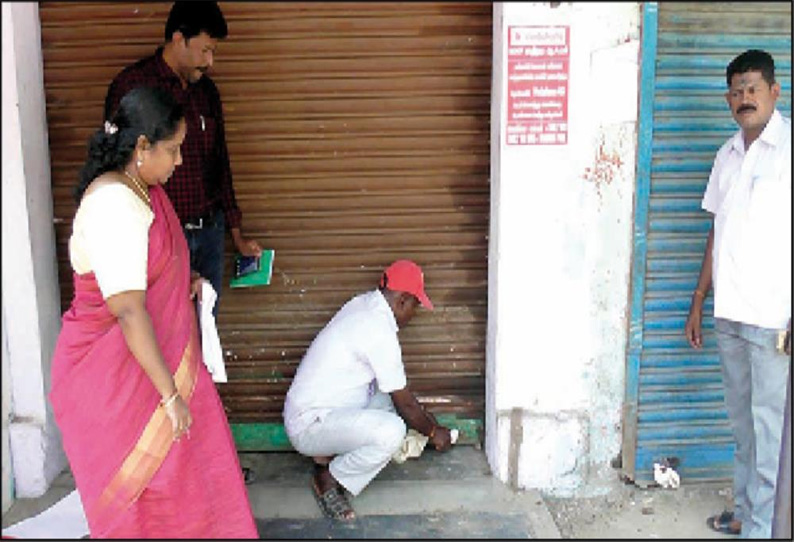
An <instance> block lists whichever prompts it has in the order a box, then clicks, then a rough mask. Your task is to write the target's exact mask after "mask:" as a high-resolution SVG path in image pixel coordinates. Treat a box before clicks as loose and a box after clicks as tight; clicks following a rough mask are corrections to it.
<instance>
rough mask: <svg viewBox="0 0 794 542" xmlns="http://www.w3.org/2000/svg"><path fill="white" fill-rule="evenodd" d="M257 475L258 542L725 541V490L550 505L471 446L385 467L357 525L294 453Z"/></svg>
mask: <svg viewBox="0 0 794 542" xmlns="http://www.w3.org/2000/svg"><path fill="white" fill-rule="evenodd" d="M241 462H242V463H243V464H244V465H247V466H250V467H252V468H253V469H254V471H255V472H256V474H257V480H256V482H255V483H254V484H252V485H250V486H248V491H249V496H250V499H251V504H252V508H253V510H254V514H255V516H256V518H257V525H258V527H259V532H260V535H261V537H262V538H266V539H292V538H294V539H329V538H330V539H339V538H350V539H374V538H390V539H401V538H424V539H434V538H446V539H461V538H495V539H513V538H560V537H562V538H607V539H611V538H732V537H728V536H725V535H720V534H718V533H714V532H712V531H710V530H708V529H707V528H706V526H705V518H706V517H707V516H708V515H711V514H712V513H715V512H718V511H720V510H722V509H723V508H724V507H725V506H726V504H727V503H728V501H729V494H728V491H727V489H726V487H725V486H724V485H699V486H687V485H684V486H682V487H681V488H680V489H678V490H663V489H660V488H648V489H640V488H637V487H634V486H631V485H625V484H623V483H621V482H619V481H618V480H617V476H616V477H615V484H614V487H612V488H610V491H609V492H608V493H607V494H605V495H602V496H599V497H587V498H555V497H551V496H548V495H546V496H543V495H541V494H540V493H538V492H537V491H521V492H513V491H511V490H510V489H509V488H507V487H506V486H505V485H504V484H502V483H500V482H498V481H497V480H496V479H495V478H493V477H492V476H491V475H490V471H489V468H488V464H487V462H486V460H485V456H484V454H483V453H482V452H481V451H479V450H476V449H475V448H474V447H471V446H460V447H456V448H454V449H453V450H451V451H450V452H448V453H446V454H439V453H436V452H433V451H427V452H426V453H425V454H424V455H423V456H422V457H420V458H419V459H415V460H409V461H408V462H406V463H404V464H403V465H396V464H390V465H388V466H387V467H386V468H385V469H384V470H383V472H381V474H380V475H379V476H378V478H376V479H375V481H374V482H373V483H372V484H370V486H369V487H367V489H366V490H365V491H364V492H362V493H361V495H359V496H358V497H356V498H355V499H353V501H352V502H353V506H354V507H355V509H356V511H357V514H358V516H359V518H358V519H357V520H356V521H355V522H353V523H351V524H335V523H333V522H331V521H329V520H326V519H325V518H323V517H322V515H321V513H320V511H319V509H318V507H317V504H316V502H315V501H314V499H313V497H312V494H311V490H310V488H309V481H310V472H311V463H310V461H309V460H307V459H306V458H303V457H301V456H299V455H297V454H294V453H268V454H241ZM73 489H74V481H73V479H72V477H71V475H70V473H69V472H65V473H63V474H62V475H61V476H60V477H58V479H56V481H55V482H54V483H53V486H52V488H51V489H50V491H48V492H47V494H45V495H44V496H43V497H41V498H39V499H24V500H20V501H17V502H16V503H15V504H14V505H13V506H12V508H11V509H10V510H9V512H8V513H6V514H4V515H3V518H2V525H3V527H6V526H8V525H11V524H14V523H16V522H18V521H21V520H22V519H25V518H27V517H30V516H32V515H35V514H37V513H39V512H40V511H42V510H44V509H46V508H47V507H48V506H51V505H52V504H53V503H55V502H57V501H58V500H59V499H61V498H63V497H64V496H65V495H67V494H68V493H69V492H71V491H72V490H73Z"/></svg>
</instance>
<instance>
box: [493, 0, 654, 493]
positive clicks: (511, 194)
mask: <svg viewBox="0 0 794 542" xmlns="http://www.w3.org/2000/svg"><path fill="white" fill-rule="evenodd" d="M639 23H640V5H639V4H638V3H561V4H560V5H559V6H557V7H552V5H551V4H549V3H529V2H520V3H497V4H496V5H495V12H494V60H493V74H494V84H493V85H494V88H493V93H492V118H491V127H492V132H493V134H492V138H493V142H492V148H491V153H492V172H491V173H492V174H491V186H492V188H491V211H492V212H491V232H490V247H489V259H490V263H489V316H488V321H489V324H488V339H487V348H486V359H487V371H486V372H487V382H486V387H487V390H486V410H487V412H486V453H487V456H488V460H489V463H490V464H491V467H492V469H493V471H494V473H495V475H496V476H497V477H498V478H499V479H501V480H503V481H505V482H512V483H514V484H516V485H517V487H520V488H537V489H542V490H547V491H549V492H553V493H556V494H571V493H574V492H576V493H580V494H581V493H586V492H601V491H604V490H606V487H607V486H608V485H609V484H611V483H612V482H613V481H614V480H615V478H616V474H615V472H614V471H613V470H612V468H611V467H610V460H611V459H612V458H613V457H615V456H617V455H618V453H619V451H620V446H621V427H620V422H621V417H620V413H621V405H622V402H623V396H624V374H625V352H626V337H627V307H628V304H629V301H628V300H629V276H630V257H631V246H632V244H631V234H632V228H631V226H632V219H631V217H632V209H633V192H634V184H635V156H636V127H637V103H638V92H637V91H638V77H639ZM522 25H526V26H569V27H570V80H569V102H568V144H567V145H558V146H512V145H511V146H507V145H506V140H505V130H504V123H505V119H506V90H507V76H506V59H507V52H506V44H507V32H508V27H510V26H522ZM599 155H600V156H601V158H599ZM609 159H619V161H620V165H615V164H614V163H610V161H609ZM516 409H518V410H516ZM511 412H512V413H513V420H514V422H513V424H512V426H511ZM517 416H518V417H517ZM515 420H519V423H518V424H517V423H516V422H515ZM517 425H518V426H519V427H516V426H517ZM511 427H512V429H511ZM511 444H512V446H513V452H512V455H511V452H510V450H511ZM511 462H512V463H511Z"/></svg>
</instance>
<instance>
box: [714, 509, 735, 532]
mask: <svg viewBox="0 0 794 542" xmlns="http://www.w3.org/2000/svg"><path fill="white" fill-rule="evenodd" d="M733 521H735V520H734V517H733V512H728V511H727V510H725V511H724V512H723V513H722V514H719V515H717V516H711V517H710V518H708V519H707V520H706V525H708V526H709V528H710V529H711V530H712V531H717V532H718V533H723V534H732V535H738V534H741V533H742V528H741V527H739V528H738V529H734V528H733V527H731V523H733ZM737 523H738V521H737Z"/></svg>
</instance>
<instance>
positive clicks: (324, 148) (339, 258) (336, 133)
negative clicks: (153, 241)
mask: <svg viewBox="0 0 794 542" xmlns="http://www.w3.org/2000/svg"><path fill="white" fill-rule="evenodd" d="M221 7H222V9H223V11H224V14H225V16H226V19H227V22H228V25H229V37H228V38H227V39H226V40H224V41H222V42H221V43H220V44H219V47H218V53H217V57H216V65H215V68H214V73H213V75H212V76H213V79H214V81H215V82H216V84H217V85H218V88H219V89H220V92H221V95H222V97H223V104H224V111H225V114H226V121H227V138H228V144H229V152H230V155H231V162H232V174H233V177H234V184H235V190H236V194H237V199H238V202H239V204H240V207H241V209H242V211H243V230H244V233H245V234H247V235H248V236H251V237H254V238H256V239H258V240H260V242H261V243H263V244H264V245H265V246H268V247H272V248H275V250H276V259H275V266H274V280H273V284H272V285H270V286H268V287H261V288H254V289H248V290H231V289H229V288H228V287H227V288H225V289H224V291H223V296H222V301H221V307H220V314H219V316H218V324H219V329H220V335H221V343H222V345H223V347H224V351H225V354H226V361H227V370H228V373H229V379H230V382H229V383H228V384H222V385H219V389H220V392H221V395H222V398H223V400H224V404H225V405H226V407H227V411H228V413H229V418H230V421H232V422H234V423H249V422H272V423H280V422H281V409H282V405H283V398H284V394H285V393H286V390H287V389H288V387H289V383H290V380H291V377H292V376H293V374H294V372H295V368H296V366H297V364H298V363H299V361H300V359H301V356H302V355H303V353H304V352H305V350H306V348H307V346H308V345H309V343H310V342H311V340H312V339H313V337H314V336H315V335H316V334H317V332H318V331H319V330H320V329H321V328H322V326H323V325H324V324H325V323H326V322H327V321H328V319H329V318H330V317H331V316H332V315H333V314H334V312H335V311H336V310H337V309H338V308H339V307H340V306H341V305H342V303H344V302H345V301H346V300H347V299H348V298H350V297H351V296H353V295H355V294H357V293H359V292H362V291H364V290H367V289H371V288H373V287H374V286H375V284H376V282H377V280H378V278H379V275H380V270H381V269H382V268H383V267H384V266H385V265H387V264H389V263H390V262H391V261H392V260H395V259H398V258H411V259H414V260H416V261H417V262H418V263H420V265H422V266H423V268H424V269H425V276H426V280H427V285H428V286H427V291H428V293H429V295H430V297H431V299H432V300H433V302H434V303H435V305H436V310H435V311H434V312H432V313H430V312H427V311H422V310H420V311H419V313H418V315H417V317H416V318H415V319H414V321H413V322H412V323H411V325H410V326H408V327H407V328H406V329H405V330H403V331H401V333H400V336H401V342H402V345H403V354H404V360H405V364H406V369H407V373H408V378H409V382H410V385H411V387H412V388H413V389H414V390H415V391H417V393H418V395H419V396H420V399H421V401H422V402H423V403H425V404H427V405H429V406H430V408H431V410H432V411H434V412H437V413H448V414H455V415H456V416H458V417H460V418H465V419H474V420H480V422H481V420H482V418H483V411H484V379H485V377H484V373H485V370H484V368H485V328H486V318H487V269H488V250H487V245H488V241H487V232H488V216H489V211H490V204H489V191H490V188H489V178H488V176H489V156H490V134H489V119H490V89H491V33H492V27H491V5H490V4H489V3H469V2H460V3H452V2H450V3H447V2H439V3H305V4H304V3H254V2H252V3H242V2H241V3H223V2H222V3H221ZM169 9H170V3H142V2H135V3H126V2H125V3H121V2H119V3H94V2H92V3H76V2H75V3H72V2H69V3H57V2H43V3H41V5H40V13H41V21H42V46H43V53H44V82H45V90H46V99H47V121H48V125H49V137H50V147H51V157H52V170H53V175H52V179H53V194H54V199H55V202H54V203H55V205H54V208H55V217H56V237H57V243H58V251H57V252H58V258H59V270H60V281H61V290H62V306H63V308H64V309H65V308H67V307H68V304H69V302H70V300H71V297H72V292H73V288H72V284H71V270H70V267H69V263H68V253H67V241H68V236H69V233H70V231H71V220H72V217H73V215H74V210H75V204H74V202H73V199H72V189H73V187H74V184H75V179H76V177H77V172H78V170H79V167H80V165H81V164H82V161H83V159H84V156H85V149H86V142H87V140H88V137H89V135H90V133H91V132H92V131H93V130H95V129H97V128H98V127H99V126H100V124H101V120H102V105H103V100H104V96H105V91H106V89H107V85H108V83H109V82H110V80H111V79H112V77H113V76H114V75H115V74H116V73H117V72H118V71H119V70H120V69H121V68H123V67H124V66H126V65H128V64H130V63H132V62H134V61H136V60H138V59H139V58H141V57H143V56H146V55H149V54H151V53H152V52H153V51H154V49H155V48H156V47H157V46H158V45H159V44H160V43H161V42H162V39H163V36H162V35H163V28H164V26H165V20H166V17H167V13H168V10H169ZM231 254H232V245H231V241H230V240H227V267H226V269H227V271H226V273H227V275H226V276H227V278H228V276H229V273H230V271H231ZM227 283H228V281H227Z"/></svg>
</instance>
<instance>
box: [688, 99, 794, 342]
mask: <svg viewBox="0 0 794 542" xmlns="http://www.w3.org/2000/svg"><path fill="white" fill-rule="evenodd" d="M791 184H792V182H791V120H790V119H787V118H785V117H783V116H782V115H781V114H780V113H779V112H778V111H777V110H775V112H774V113H773V114H772V117H771V118H770V120H769V122H768V123H767V125H766V128H764V131H763V132H762V133H761V135H760V136H759V137H758V139H756V140H755V141H754V142H753V143H752V144H751V145H750V148H749V149H747V151H746V152H745V149H744V138H743V136H742V132H741V130H740V131H739V132H738V133H737V134H736V135H734V136H733V137H732V138H731V139H729V140H728V141H727V142H726V143H725V144H724V145H723V146H722V148H720V150H719V152H717V156H716V158H715V160H714V166H713V168H712V170H711V176H710V177H709V182H708V186H707V187H706V192H705V194H704V196H703V202H702V207H703V209H705V210H706V211H709V212H710V213H713V214H714V251H713V254H712V256H713V261H712V280H713V284H714V316H715V317H718V318H725V319H729V320H733V321H736V322H742V323H745V324H752V325H755V326H759V327H764V328H770V329H783V328H785V327H786V324H787V323H788V321H789V318H790V317H791Z"/></svg>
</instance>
